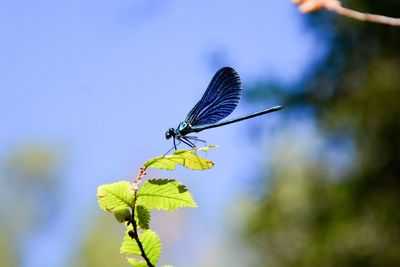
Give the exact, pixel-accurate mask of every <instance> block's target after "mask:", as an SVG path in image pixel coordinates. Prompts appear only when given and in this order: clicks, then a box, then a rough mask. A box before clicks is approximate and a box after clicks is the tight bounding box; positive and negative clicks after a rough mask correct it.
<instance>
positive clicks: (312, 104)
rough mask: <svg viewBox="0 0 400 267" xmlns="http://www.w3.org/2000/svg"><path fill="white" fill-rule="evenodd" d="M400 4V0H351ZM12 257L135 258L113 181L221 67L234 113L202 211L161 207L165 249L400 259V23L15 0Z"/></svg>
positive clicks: (0, 229)
mask: <svg viewBox="0 0 400 267" xmlns="http://www.w3.org/2000/svg"><path fill="white" fill-rule="evenodd" d="M346 5H348V6H349V7H351V8H355V9H358V10H361V11H365V12H372V13H380V14H384V15H389V16H395V17H400V3H399V2H398V1H391V0H383V1H374V0H364V1H361V0H360V1H355V0H354V1H346ZM0 36H1V41H0V59H1V60H0V77H1V78H0V123H1V131H0V216H1V219H0V266H2V267H3V266H4V267H8V266H10V267H13V266H23V267H25V266H29V267H54V266H61V267H63V266H82V267H83V266H100V267H101V266H116V267H117V266H128V264H127V263H126V262H125V260H124V259H123V258H121V257H120V256H119V245H120V242H121V239H122V235H123V229H122V227H121V225H118V224H117V223H116V221H115V219H114V218H113V217H112V216H110V215H109V214H106V213H105V212H103V211H101V210H100V209H99V208H98V206H97V202H96V188H97V186H99V185H101V184H103V183H111V182H115V181H119V180H123V179H132V178H133V177H134V176H135V174H136V171H137V169H138V167H139V166H140V164H141V163H143V162H144V161H146V160H147V159H149V158H151V157H154V156H158V155H160V154H163V153H164V152H166V151H167V150H168V149H169V148H170V147H171V145H172V144H171V142H168V141H166V140H165V139H164V132H165V130H166V129H168V128H169V127H176V126H177V124H178V123H179V122H180V121H181V120H183V119H184V117H185V116H186V113H187V112H188V111H189V110H190V108H191V107H192V106H193V105H194V104H195V103H196V102H197V101H198V100H199V98H200V97H201V95H202V93H203V91H204V90H205V88H206V86H207V84H208V82H209V80H210V79H211V77H212V75H213V74H214V72H215V71H216V70H218V69H219V68H220V67H222V66H232V67H234V68H235V69H236V70H237V71H238V72H239V74H240V75H241V77H242V81H243V85H244V96H243V100H242V101H241V103H240V104H239V107H238V108H237V110H236V111H235V112H234V114H232V117H233V116H235V115H236V116H238V115H243V114H246V113H249V112H253V111H257V110H259V109H262V108H265V107H269V106H272V105H277V104H284V105H286V109H285V110H283V111H281V112H279V113H274V114H270V115H268V116H265V117H261V118H257V119H253V120H251V121H246V122H242V123H238V124H234V125H230V126H226V127H223V128H219V129H213V130H209V131H207V132H204V133H201V135H200V136H201V138H202V139H205V140H207V141H208V143H209V144H217V145H219V148H217V149H214V150H212V151H209V152H208V153H207V155H206V156H207V157H208V158H209V159H211V160H213V161H214V162H215V163H216V165H215V168H214V169H212V170H211V171H205V172H193V171H188V170H185V169H182V168H181V169H179V170H177V171H176V172H161V171H159V172H157V171H150V173H149V177H162V178H175V179H177V180H179V181H181V182H182V183H184V184H186V185H187V186H188V187H189V189H190V190H191V191H192V193H193V195H194V197H195V199H196V201H197V203H198V205H199V208H197V209H190V210H180V211H178V212H173V213H166V212H164V213H163V212H156V213H154V214H153V221H152V227H153V228H154V229H155V231H157V232H158V233H159V235H160V237H161V240H162V243H163V253H162V258H161V261H160V262H161V263H163V264H165V263H170V264H173V265H174V266H176V267H180V266H181V267H182V266H195V267H196V266H277V267H280V266H363V267H365V266H399V264H400V245H399V244H400V212H399V208H400V104H399V101H398V100H399V99H400V75H399V74H400V60H399V54H400V50H399V47H400V28H395V27H390V26H383V25H373V24H369V23H362V22H358V21H352V20H349V19H346V18H343V17H337V16H336V15H333V14H330V13H328V12H321V13H318V14H314V15H301V14H299V13H298V11H297V9H296V7H295V6H293V5H292V4H291V3H290V1H281V0H280V1H278V0H275V1H261V0H255V1H250V2H249V1H226V0H223V1H173V0H170V1H165V0H153V1H145V0H129V1H128V0H119V1H102V0H100V1H90V0H84V1H76V0H70V1H47V0H43V1H8V0H2V1H0Z"/></svg>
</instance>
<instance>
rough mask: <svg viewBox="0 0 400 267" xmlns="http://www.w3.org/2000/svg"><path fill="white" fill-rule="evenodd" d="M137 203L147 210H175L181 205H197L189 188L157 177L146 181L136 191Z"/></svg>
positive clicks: (181, 206)
mask: <svg viewBox="0 0 400 267" xmlns="http://www.w3.org/2000/svg"><path fill="white" fill-rule="evenodd" d="M136 203H137V205H141V206H144V207H146V208H147V209H148V210H152V209H161V210H168V211H171V210H175V209H177V208H183V207H193V208H195V207H197V204H196V202H195V201H194V200H193V198H192V195H191V194H190V192H189V190H188V189H187V188H186V187H185V186H184V185H182V184H181V183H178V182H176V181H175V180H168V179H157V180H148V181H146V182H145V183H144V184H143V186H142V187H141V188H139V190H138V192H137V200H136Z"/></svg>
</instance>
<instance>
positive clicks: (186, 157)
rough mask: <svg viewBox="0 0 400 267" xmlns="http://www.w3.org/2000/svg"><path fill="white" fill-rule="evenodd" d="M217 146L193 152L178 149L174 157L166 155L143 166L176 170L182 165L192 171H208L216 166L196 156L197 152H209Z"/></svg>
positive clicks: (193, 150)
mask: <svg viewBox="0 0 400 267" xmlns="http://www.w3.org/2000/svg"><path fill="white" fill-rule="evenodd" d="M214 147H216V146H207V147H203V148H195V149H192V150H181V149H178V150H176V151H174V153H172V155H164V156H159V157H156V158H152V159H150V160H148V161H147V162H146V163H144V164H143V165H144V166H146V167H147V168H154V169H165V170H174V169H175V167H176V165H177V164H179V165H182V166H184V167H186V168H188V169H191V170H207V169H211V168H212V167H213V166H214V163H213V162H212V161H209V160H207V159H205V158H202V157H200V156H198V155H196V151H198V150H200V151H207V150H209V149H210V148H214Z"/></svg>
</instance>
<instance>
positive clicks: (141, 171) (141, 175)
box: [132, 165, 147, 191]
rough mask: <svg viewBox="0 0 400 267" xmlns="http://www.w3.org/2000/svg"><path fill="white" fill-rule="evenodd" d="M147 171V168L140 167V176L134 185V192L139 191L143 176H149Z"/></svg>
mask: <svg viewBox="0 0 400 267" xmlns="http://www.w3.org/2000/svg"><path fill="white" fill-rule="evenodd" d="M146 170H147V167H146V166H144V165H142V166H140V169H139V172H138V175H137V176H136V178H135V181H134V182H133V183H132V186H133V190H135V191H136V190H138V188H139V184H140V183H141V182H142V178H143V176H145V175H146V174H147V173H146Z"/></svg>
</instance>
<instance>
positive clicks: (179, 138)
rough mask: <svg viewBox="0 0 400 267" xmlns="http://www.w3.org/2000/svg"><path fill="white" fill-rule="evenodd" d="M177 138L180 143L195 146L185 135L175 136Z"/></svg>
mask: <svg viewBox="0 0 400 267" xmlns="http://www.w3.org/2000/svg"><path fill="white" fill-rule="evenodd" d="M177 138H178V140H179V141H181V142H182V143H184V144H186V145H188V146H190V147H191V148H195V147H196V146H195V145H194V144H193V143H192V142H190V141H189V140H188V139H187V138H186V136H185V137H183V136H182V137H177Z"/></svg>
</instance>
